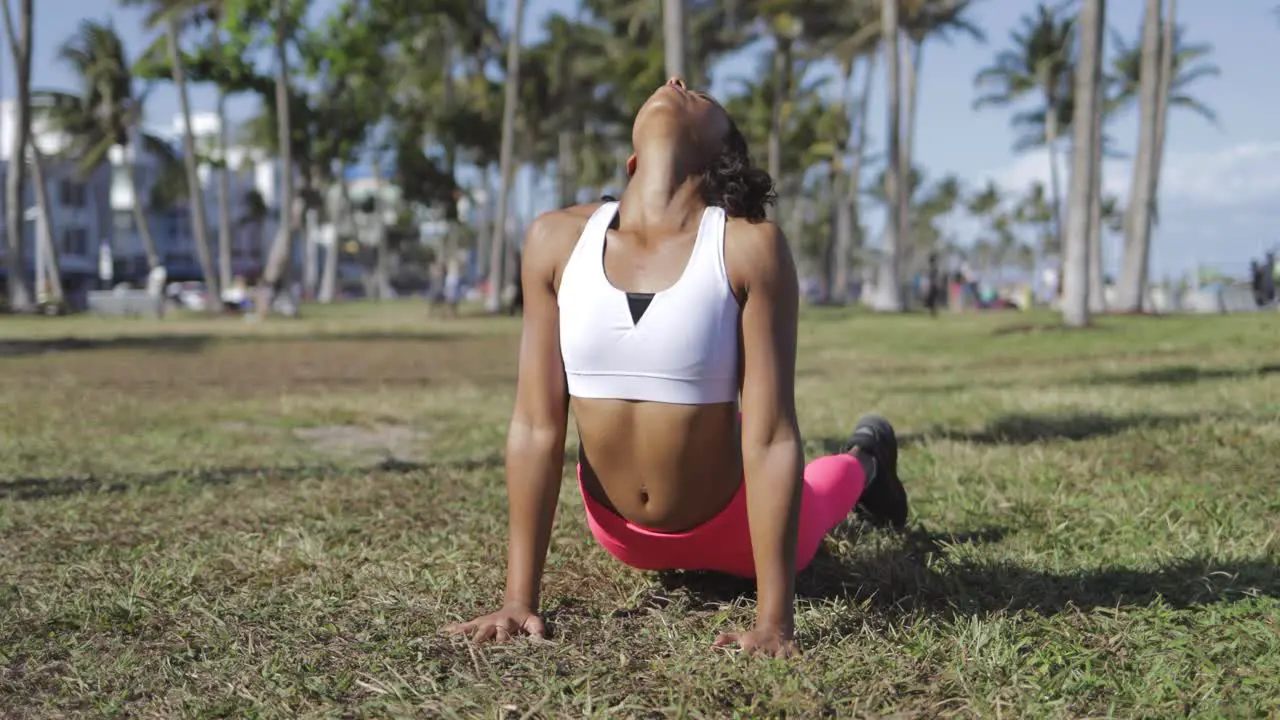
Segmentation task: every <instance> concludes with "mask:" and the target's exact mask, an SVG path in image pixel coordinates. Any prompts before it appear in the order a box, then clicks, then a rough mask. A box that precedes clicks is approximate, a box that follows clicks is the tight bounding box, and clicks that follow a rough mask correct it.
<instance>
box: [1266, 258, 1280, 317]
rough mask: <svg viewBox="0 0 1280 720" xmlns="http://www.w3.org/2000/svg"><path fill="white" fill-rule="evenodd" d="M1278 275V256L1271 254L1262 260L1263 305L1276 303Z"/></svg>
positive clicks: (1279, 268) (1279, 271) (1279, 270)
mask: <svg viewBox="0 0 1280 720" xmlns="http://www.w3.org/2000/svg"><path fill="white" fill-rule="evenodd" d="M1277 273H1280V267H1277V266H1276V254H1275V253H1274V252H1269V253H1267V254H1266V256H1265V257H1264V258H1263V259H1262V297H1263V304H1264V305H1270V304H1271V303H1273V302H1275V301H1276V283H1277V280H1280V278H1277V277H1276V276H1277Z"/></svg>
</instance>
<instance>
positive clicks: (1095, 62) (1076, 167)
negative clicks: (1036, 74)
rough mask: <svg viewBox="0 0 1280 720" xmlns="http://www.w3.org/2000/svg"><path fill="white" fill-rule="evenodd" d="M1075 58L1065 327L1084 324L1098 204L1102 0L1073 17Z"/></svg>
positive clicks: (1093, 0) (1064, 281)
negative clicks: (1076, 41) (1075, 23)
mask: <svg viewBox="0 0 1280 720" xmlns="http://www.w3.org/2000/svg"><path fill="white" fill-rule="evenodd" d="M1078 24H1079V27H1080V30H1081V32H1080V59H1079V63H1078V65H1077V67H1076V85H1075V98H1076V103H1075V118H1074V120H1073V123H1072V124H1073V126H1074V127H1073V131H1074V133H1075V138H1074V140H1073V142H1072V167H1071V195H1070V201H1069V203H1068V205H1067V234H1066V237H1065V239H1064V246H1065V247H1064V250H1065V252H1064V257H1063V263H1062V290H1063V292H1062V295H1063V298H1062V299H1063V304H1062V319H1063V322H1064V323H1066V325H1067V326H1068V327H1084V326H1085V325H1088V324H1089V249H1090V248H1089V241H1090V237H1091V228H1090V223H1091V221H1092V217H1093V209H1094V205H1095V202H1096V203H1097V205H1098V207H1099V208H1101V201H1100V200H1098V198H1101V196H1102V189H1101V188H1100V187H1099V186H1098V184H1099V180H1100V178H1101V176H1100V175H1099V173H1098V172H1097V169H1096V168H1095V167H1094V164H1095V163H1096V162H1098V158H1099V155H1098V153H1096V152H1094V147H1093V146H1094V143H1096V142H1100V141H1101V130H1100V128H1101V127H1102V118H1101V116H1102V108H1101V102H1100V101H1101V100H1102V52H1103V49H1102V40H1103V28H1104V27H1105V26H1106V4H1105V0H1084V5H1083V7H1082V8H1081V10H1080V16H1079V20H1078Z"/></svg>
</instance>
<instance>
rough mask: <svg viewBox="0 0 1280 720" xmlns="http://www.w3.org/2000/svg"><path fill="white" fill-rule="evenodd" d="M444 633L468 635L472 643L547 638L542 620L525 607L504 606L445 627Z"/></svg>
mask: <svg viewBox="0 0 1280 720" xmlns="http://www.w3.org/2000/svg"><path fill="white" fill-rule="evenodd" d="M444 631H445V632H447V633H451V634H454V635H469V636H470V638H471V641H472V642H477V643H484V642H499V643H504V642H510V640H511V639H512V638H513V637H516V636H517V635H528V636H529V637H534V638H538V639H543V638H545V637H546V636H547V628H546V626H545V625H543V624H542V618H540V617H538V615H537V614H536V613H535V612H533V611H532V610H530V609H529V608H526V607H521V606H518V605H504V606H503V607H502V609H501V610H498V611H497V612H492V613H489V614H488V615H484V616H482V617H478V618H476V619H475V620H471V621H469V622H463V623H453V624H451V625H446V626H445V628H444Z"/></svg>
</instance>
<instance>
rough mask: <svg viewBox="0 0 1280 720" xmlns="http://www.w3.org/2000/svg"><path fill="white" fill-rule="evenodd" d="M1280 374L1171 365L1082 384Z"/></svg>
mask: <svg viewBox="0 0 1280 720" xmlns="http://www.w3.org/2000/svg"><path fill="white" fill-rule="evenodd" d="M1277 373H1280V363H1275V364H1270V365H1262V366H1260V367H1244V368H1239V367H1237V368H1212V367H1211V368H1204V367H1196V366H1194V365H1170V366H1168V367H1158V368H1146V369H1144V370H1138V371H1136V372H1126V373H1100V374H1097V375H1091V376H1089V377H1086V378H1083V379H1082V380H1081V381H1080V384H1081V385H1127V386H1129V387H1149V386H1152V385H1190V384H1193V383H1198V382H1204V381H1207V380H1238V379H1244V378H1262V377H1266V376H1267V375H1275V374H1277Z"/></svg>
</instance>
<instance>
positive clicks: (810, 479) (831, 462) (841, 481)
mask: <svg viewBox="0 0 1280 720" xmlns="http://www.w3.org/2000/svg"><path fill="white" fill-rule="evenodd" d="M848 445H849V450H848V452H844V453H840V454H838V455H828V456H826V457H820V458H818V459H816V460H814V461H813V462H811V463H809V464H808V466H806V467H805V470H804V494H803V497H802V500H801V505H800V528H799V533H798V536H797V538H796V569H797V570H802V569H804V568H805V567H806V566H808V564H809V562H810V561H812V560H813V556H814V555H815V554H816V553H817V551H818V547H819V546H820V545H821V544H822V538H823V537H825V536H826V534H827V533H828V532H830V531H831V529H832V528H834V527H835V526H836V525H839V524H840V523H841V522H842V521H843V520H844V519H845V518H846V517H848V516H849V513H850V512H853V510H854V508H855V507H856V508H858V509H859V511H860V514H861V515H862V516H863V517H865V518H866V519H867V520H869V521H871V522H872V523H874V524H878V525H888V526H891V527H895V528H901V527H902V526H903V525H904V524H905V523H906V519H907V494H906V490H905V489H904V488H903V487H902V481H901V480H899V479H898V439H897V436H896V435H895V434H894V431H893V426H892V425H891V424H890V423H889V421H888V420H885V419H884V418H882V417H879V416H876V415H868V416H866V417H864V418H862V419H861V420H859V421H858V425H857V427H856V428H854V431H853V434H852V435H850V436H849V442H848Z"/></svg>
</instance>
